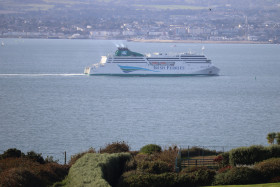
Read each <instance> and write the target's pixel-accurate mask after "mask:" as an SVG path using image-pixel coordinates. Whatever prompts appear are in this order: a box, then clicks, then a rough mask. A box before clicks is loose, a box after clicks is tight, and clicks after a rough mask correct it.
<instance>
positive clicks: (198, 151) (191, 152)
mask: <svg viewBox="0 0 280 187" xmlns="http://www.w3.org/2000/svg"><path fill="white" fill-rule="evenodd" d="M181 152H182V157H184V158H186V157H195V156H210V155H218V154H220V152H217V151H216V150H209V149H204V148H201V147H191V148H189V149H183V150H182V151H181Z"/></svg>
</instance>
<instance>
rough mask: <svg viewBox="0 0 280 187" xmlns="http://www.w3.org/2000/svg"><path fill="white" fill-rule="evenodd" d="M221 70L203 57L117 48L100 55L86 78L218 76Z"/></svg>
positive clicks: (87, 70) (87, 71)
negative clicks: (112, 52) (98, 60)
mask: <svg viewBox="0 0 280 187" xmlns="http://www.w3.org/2000/svg"><path fill="white" fill-rule="evenodd" d="M219 71H220V70H219V68H217V67H215V66H213V65H212V62H211V60H209V59H207V58H206V57H205V56H204V55H196V54H191V53H182V54H175V55H168V54H162V53H154V54H146V55H143V54H141V53H137V52H133V51H131V50H129V49H128V48H127V47H118V49H117V50H116V52H115V54H113V55H107V56H101V60H100V62H99V63H96V64H93V65H92V66H90V67H86V68H85V70H84V74H87V75H117V76H123V75H132V76H133V75H134V76H137V75H139V76H156V75H158V76H187V75H219Z"/></svg>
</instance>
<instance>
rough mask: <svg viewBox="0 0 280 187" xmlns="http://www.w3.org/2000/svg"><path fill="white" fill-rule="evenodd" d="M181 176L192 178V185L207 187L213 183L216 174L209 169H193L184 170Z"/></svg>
mask: <svg viewBox="0 0 280 187" xmlns="http://www.w3.org/2000/svg"><path fill="white" fill-rule="evenodd" d="M180 175H187V176H188V177H190V181H191V184H192V185H196V186H207V185H211V184H212V183H213V181H214V177H215V175H216V172H215V171H214V170H211V169H208V168H207V167H192V168H185V169H183V170H182V171H181V172H180Z"/></svg>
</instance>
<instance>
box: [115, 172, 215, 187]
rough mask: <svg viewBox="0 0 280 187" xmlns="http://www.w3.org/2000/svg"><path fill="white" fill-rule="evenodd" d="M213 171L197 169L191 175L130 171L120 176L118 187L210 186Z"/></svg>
mask: <svg viewBox="0 0 280 187" xmlns="http://www.w3.org/2000/svg"><path fill="white" fill-rule="evenodd" d="M214 175H215V172H214V171H210V170H207V169H205V170H203V169H201V170H200V169H198V170H196V171H193V172H191V173H180V174H177V173H172V172H169V173H161V174H151V173H141V172H139V171H130V172H126V173H124V174H123V175H122V177H121V180H120V182H119V184H118V187H129V186H133V187H146V186H147V187H186V186H188V187H192V186H203V185H211V183H212V181H213V180H214Z"/></svg>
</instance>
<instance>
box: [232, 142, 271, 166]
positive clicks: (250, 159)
mask: <svg viewBox="0 0 280 187" xmlns="http://www.w3.org/2000/svg"><path fill="white" fill-rule="evenodd" d="M269 153H270V151H269V149H268V148H266V147H264V146H255V145H254V146H250V147H240V148H236V149H232V150H231V151H230V152H229V160H230V165H232V166H236V165H253V164H255V163H256V162H260V161H262V160H266V159H267V158H269V157H270V154H269Z"/></svg>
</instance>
